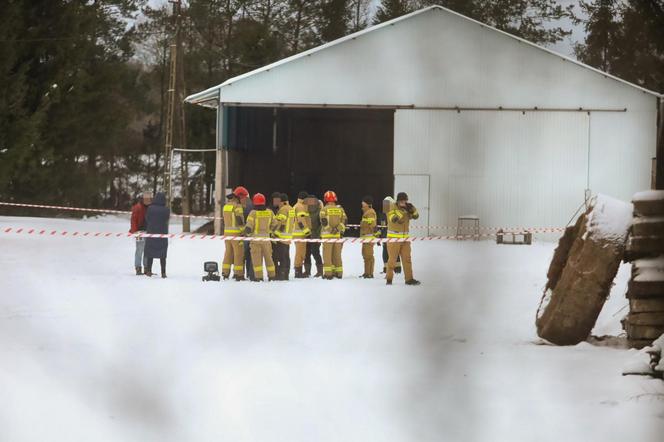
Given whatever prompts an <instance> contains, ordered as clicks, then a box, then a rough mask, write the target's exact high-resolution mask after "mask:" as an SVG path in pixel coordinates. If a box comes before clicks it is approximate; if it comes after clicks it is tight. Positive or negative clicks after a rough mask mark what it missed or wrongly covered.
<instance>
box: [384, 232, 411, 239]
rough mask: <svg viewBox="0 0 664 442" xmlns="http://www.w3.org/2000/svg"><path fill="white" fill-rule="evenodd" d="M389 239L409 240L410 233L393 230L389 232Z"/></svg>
mask: <svg viewBox="0 0 664 442" xmlns="http://www.w3.org/2000/svg"><path fill="white" fill-rule="evenodd" d="M387 237H388V238H408V232H395V231H393V230H388V231H387Z"/></svg>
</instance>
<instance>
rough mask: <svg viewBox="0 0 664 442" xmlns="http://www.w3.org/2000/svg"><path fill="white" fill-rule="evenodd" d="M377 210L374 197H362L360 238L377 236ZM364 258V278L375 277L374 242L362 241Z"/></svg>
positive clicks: (366, 238) (367, 238)
mask: <svg viewBox="0 0 664 442" xmlns="http://www.w3.org/2000/svg"><path fill="white" fill-rule="evenodd" d="M377 218H378V217H377V216H376V211H375V210H374V209H373V197H372V196H370V195H367V196H365V197H364V198H362V221H361V222H360V238H361V239H364V240H369V239H372V240H373V239H375V238H376V224H377V223H376V219H377ZM362 259H363V260H364V273H363V274H362V278H369V279H371V278H373V274H374V243H373V242H363V243H362Z"/></svg>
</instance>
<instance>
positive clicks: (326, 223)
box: [320, 190, 347, 279]
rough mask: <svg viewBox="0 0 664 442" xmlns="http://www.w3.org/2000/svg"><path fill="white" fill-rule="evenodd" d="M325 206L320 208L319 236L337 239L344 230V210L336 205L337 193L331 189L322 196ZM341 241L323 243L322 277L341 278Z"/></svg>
mask: <svg viewBox="0 0 664 442" xmlns="http://www.w3.org/2000/svg"><path fill="white" fill-rule="evenodd" d="M323 201H324V202H325V206H324V207H323V208H322V209H321V210H320V224H321V238H323V239H338V238H341V237H342V236H343V234H344V231H345V230H346V220H347V218H346V212H345V211H344V209H343V207H341V206H338V205H337V194H336V193H334V192H333V191H331V190H328V191H327V192H325V195H324V196H323ZM342 248H343V243H341V242H330V243H327V242H326V243H323V279H333V278H334V277H337V278H339V279H341V277H342V276H343V271H344V268H343V263H342V261H341V250H342Z"/></svg>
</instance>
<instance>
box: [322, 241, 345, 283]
mask: <svg viewBox="0 0 664 442" xmlns="http://www.w3.org/2000/svg"><path fill="white" fill-rule="evenodd" d="M342 248H343V243H340V242H334V243H323V274H324V275H325V276H332V275H336V276H343V273H344V266H343V263H342V261H341V250H342Z"/></svg>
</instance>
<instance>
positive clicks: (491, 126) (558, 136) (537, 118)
mask: <svg viewBox="0 0 664 442" xmlns="http://www.w3.org/2000/svg"><path fill="white" fill-rule="evenodd" d="M590 118H591V117H590V116H589V115H588V114H587V113H585V112H526V113H525V114H524V113H521V112H494V111H475V112H460V113H457V112H454V111H439V110H398V111H397V112H396V115H395V129H394V131H395V144H394V146H395V149H394V167H395V171H394V173H395V176H396V177H397V180H396V184H399V181H400V180H399V179H398V176H399V175H413V174H425V175H430V177H431V179H430V189H431V190H430V193H431V194H430V195H429V201H430V215H429V222H430V224H431V225H447V226H454V225H456V223H457V218H458V216H461V215H468V214H475V215H478V216H479V217H480V220H481V223H482V225H484V226H492V227H499V226H508V227H511V226H528V227H537V226H560V225H565V223H567V221H568V220H569V218H570V217H571V216H572V214H573V213H574V211H575V210H576V209H577V207H578V206H579V205H580V204H582V203H583V201H584V191H585V189H586V186H587V183H588V153H589V152H588V140H589V128H590ZM401 190H405V191H408V190H409V189H399V188H395V193H396V192H399V191H401Z"/></svg>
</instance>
